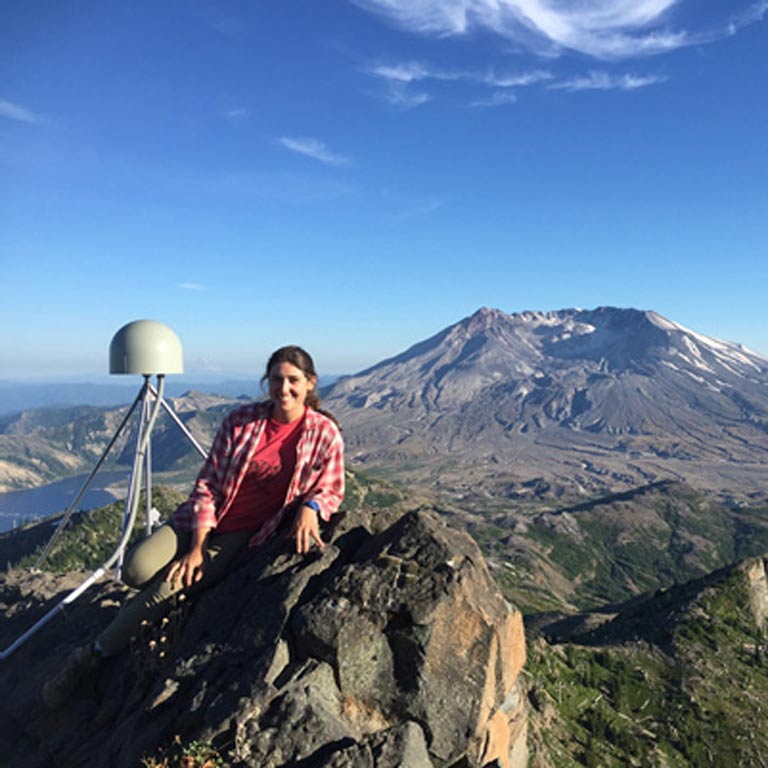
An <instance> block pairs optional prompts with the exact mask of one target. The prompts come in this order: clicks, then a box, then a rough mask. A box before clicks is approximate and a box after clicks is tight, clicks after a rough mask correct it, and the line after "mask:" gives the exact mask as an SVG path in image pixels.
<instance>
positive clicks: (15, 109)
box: [0, 99, 42, 125]
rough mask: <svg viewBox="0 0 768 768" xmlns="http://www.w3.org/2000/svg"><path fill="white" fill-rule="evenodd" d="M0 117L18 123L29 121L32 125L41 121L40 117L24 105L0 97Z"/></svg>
mask: <svg viewBox="0 0 768 768" xmlns="http://www.w3.org/2000/svg"><path fill="white" fill-rule="evenodd" d="M0 117H7V118H8V119H9V120H16V121H17V122H19V123H31V124H33V125H36V124H39V123H41V122H42V118H41V117H40V116H39V115H36V114H35V113H34V112H32V111H31V110H29V109H27V108H26V107H22V106H21V105H20V104H14V103H13V102H12V101H7V100H6V99H0Z"/></svg>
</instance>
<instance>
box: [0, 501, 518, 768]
mask: <svg viewBox="0 0 768 768" xmlns="http://www.w3.org/2000/svg"><path fill="white" fill-rule="evenodd" d="M363 517H364V516H363ZM115 590H116V588H115V587H114V586H109V585H106V586H103V587H101V592H98V591H97V592H95V593H94V595H92V596H91V597H90V599H89V601H87V602H86V601H83V603H82V604H79V605H78V604H75V606H73V608H72V611H73V613H72V615H71V619H72V620H71V621H70V622H69V623H62V624H60V625H59V626H58V628H57V634H58V638H59V639H60V640H61V643H60V647H58V648H56V649H51V635H50V634H49V635H47V636H45V631H44V632H43V633H41V635H40V636H38V637H35V638H33V639H32V640H31V641H30V642H29V643H28V644H27V646H25V647H23V648H22V649H21V650H20V651H18V652H17V654H15V655H14V656H12V657H11V659H10V660H8V661H6V662H5V665H4V666H3V667H2V668H1V669H0V678H1V679H2V685H3V690H4V691H7V692H8V695H7V696H6V697H5V701H4V702H2V703H0V714H1V717H2V723H1V724H2V732H3V733H4V734H8V735H7V736H5V737H3V738H2V743H0V749H2V750H3V753H4V754H5V756H6V759H8V760H10V763H9V764H22V763H23V764H24V765H27V766H44V765H49V764H52V761H53V760H54V758H55V764H56V765H57V767H58V768H66V766H82V765H89V766H94V767H97V766H104V768H106V767H107V766H109V768H121V767H122V766H124V767H125V768H128V767H130V768H134V766H136V765H139V764H140V760H141V759H142V757H144V758H147V757H155V758H157V756H158V755H160V754H161V753H162V751H163V750H165V752H166V754H167V753H168V750H169V749H171V748H172V745H173V744H174V743H175V744H177V745H179V744H180V745H184V744H190V743H192V742H198V743H200V742H206V743H210V744H211V745H212V746H213V747H214V748H215V749H216V750H217V751H218V752H219V754H221V755H222V756H223V757H224V758H225V760H226V764H227V765H232V766H243V767H244V766H260V767H261V768H278V766H288V765H291V766H294V765H295V766H318V768H331V767H333V768H342V767H346V766H349V767H350V768H352V767H353V766H354V767H355V768H357V766H360V767H361V768H362V767H363V766H370V768H385V767H387V768H388V767H389V766H392V768H395V766H397V767H398V768H408V767H410V768H422V767H425V768H426V767H428V766H457V767H458V766H466V767H467V768H474V767H475V766H476V767H478V768H479V767H480V766H486V765H492V766H501V767H503V768H518V766H523V765H525V763H526V759H527V754H526V733H525V714H526V713H525V701H524V697H523V696H522V694H521V690H520V688H519V685H518V675H519V672H520V670H521V668H522V666H523V663H524V660H525V641H524V636H523V625H522V617H521V615H520V613H519V612H518V611H517V610H516V609H514V608H513V607H510V606H509V605H508V604H507V603H506V602H505V601H504V600H503V598H502V597H501V595H500V593H499V591H498V589H497V587H496V585H495V583H494V582H493V580H492V578H491V577H490V575H489V572H488V569H487V567H486V565H485V563H484V560H483V558H482V555H481V553H480V551H479V549H478V548H477V546H476V545H475V543H474V542H473V541H472V539H471V538H470V537H469V536H467V535H466V534H464V533H460V532H458V531H455V530H451V529H449V528H447V527H446V526H445V525H444V524H443V523H442V522H441V520H440V519H439V518H438V517H437V516H436V515H434V514H433V513H432V512H430V511H427V510H419V511H414V512H410V513H407V514H406V515H404V516H403V517H401V518H400V519H397V520H394V521H391V520H387V519H386V518H385V517H382V514H381V513H379V516H378V518H376V517H370V518H368V519H367V520H366V519H363V520H361V519H360V518H356V519H355V520H347V521H342V522H341V524H340V525H339V526H338V529H337V530H336V532H335V535H334V537H333V540H332V543H330V544H328V545H326V547H325V549H324V551H323V552H322V553H319V552H317V553H314V554H313V555H310V556H307V557H303V558H302V557H299V556H296V555H293V554H291V553H290V552H289V548H288V546H287V544H286V543H285V541H284V540H282V541H281V540H279V539H278V540H275V541H273V542H272V543H270V544H268V545H267V546H265V547H264V548H263V549H262V550H261V551H259V552H256V553H254V554H251V555H250V556H249V557H248V558H247V559H246V560H245V561H244V562H243V563H242V565H241V566H240V567H238V568H236V569H234V570H233V572H232V573H231V574H230V575H229V576H228V578H227V579H226V580H225V581H223V582H222V583H220V584H219V585H218V586H217V587H215V588H214V589H211V590H209V591H208V592H206V593H204V594H203V595H201V596H200V598H198V599H197V600H196V601H195V604H194V605H193V607H192V609H191V610H189V611H188V614H189V615H188V617H187V618H186V620H185V621H184V622H183V624H181V625H180V626H181V628H180V629H179V630H178V632H177V637H176V639H175V640H174V641H173V642H171V639H169V638H167V637H166V638H165V642H163V639H164V638H163V637H157V636H156V637H155V638H154V639H153V640H152V641H148V640H146V639H144V640H143V641H141V642H140V643H139V648H138V650H137V652H136V653H134V654H133V655H132V656H131V657H130V658H125V659H119V660H116V661H114V662H111V663H110V664H109V665H107V666H106V667H105V668H104V670H103V671H102V672H101V673H100V674H99V675H97V676H96V677H95V678H94V679H93V680H92V681H89V682H88V683H86V684H85V685H83V686H81V688H80V689H79V690H78V692H77V694H76V697H75V698H74V700H73V702H72V705H71V706H69V707H67V708H66V709H65V710H63V711H58V712H55V713H49V712H47V711H45V710H44V709H43V708H42V706H41V705H40V704H38V703H37V699H36V690H37V687H38V685H39V678H41V677H43V676H45V675H46V674H49V673H50V672H51V671H52V669H53V668H54V667H55V664H56V660H55V659H54V658H53V656H54V655H55V657H56V658H58V657H60V655H62V654H63V653H64V652H66V650H67V648H68V647H71V646H74V645H75V644H77V643H79V642H82V641H84V640H85V639H86V638H87V637H88V636H91V634H92V633H93V632H94V631H95V628H96V624H100V623H102V622H103V621H104V620H105V618H106V617H105V614H106V613H107V612H108V611H109V610H114V607H110V606H109V605H108V606H107V607H106V608H105V607H104V603H105V602H106V603H110V604H111V603H113V602H114V601H113V600H112V598H113V595H112V594H111V593H112V592H114V591H115ZM100 606H102V607H100ZM173 626H174V621H173V620H172V621H171V623H170V624H167V625H166V626H165V627H164V628H163V629H162V630H161V634H164V635H167V634H168V630H170V629H171V628H172V627H173ZM156 634H157V633H156ZM158 644H159V645H158ZM65 646H66V647H65ZM150 646H151V647H153V648H155V650H156V649H157V648H158V647H166V648H167V650H166V651H164V652H163V654H164V655H160V654H158V653H157V652H155V653H154V654H153V653H151V652H150V650H149V648H150ZM11 734H13V739H11V738H10V735H11ZM22 755H23V760H22Z"/></svg>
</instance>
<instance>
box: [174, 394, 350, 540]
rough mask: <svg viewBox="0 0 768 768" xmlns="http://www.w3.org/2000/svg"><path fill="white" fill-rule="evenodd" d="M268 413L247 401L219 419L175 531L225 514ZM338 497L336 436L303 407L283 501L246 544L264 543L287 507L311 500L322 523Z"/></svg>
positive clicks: (212, 522)
mask: <svg viewBox="0 0 768 768" xmlns="http://www.w3.org/2000/svg"><path fill="white" fill-rule="evenodd" d="M269 413H270V406H269V403H251V404H249V405H245V406H242V407H241V408H237V409H235V410H234V411H232V412H231V413H230V414H229V415H228V416H227V417H226V418H225V419H224V421H223V422H222V424H221V427H219V431H218V432H217V433H216V437H215V438H214V440H213V446H212V447H211V451H210V453H209V454H208V458H207V459H206V460H205V464H203V468H202V469H201V470H200V474H199V475H198V476H197V480H196V482H195V487H194V488H193V490H192V493H191V494H190V495H189V499H188V500H187V501H185V502H184V503H183V504H182V505H180V506H179V508H178V509H177V510H176V512H175V513H174V516H173V524H174V525H175V526H176V527H177V528H179V529H180V530H195V529H197V528H202V527H206V528H215V527H216V524H217V522H218V521H219V520H221V518H222V517H224V515H226V514H227V510H228V509H229V508H230V506H232V502H233V501H234V498H235V496H236V495H237V492H238V490H239V489H240V485H241V484H242V482H243V479H244V477H245V475H246V472H247V470H248V465H249V464H250V461H251V457H252V456H253V454H254V453H255V451H256V448H257V447H258V445H259V442H260V441H261V438H262V436H263V434H264V429H265V427H266V424H267V420H268V418H269ZM343 498H344V444H343V442H342V439H341V433H340V432H339V429H338V427H337V426H336V425H335V424H334V423H333V421H331V419H329V418H328V417H327V416H323V414H321V413H318V412H317V411H315V410H312V409H311V408H307V410H306V415H305V417H304V428H303V431H302V434H301V437H300V438H299V443H298V445H297V446H296V467H295V468H294V471H293V476H292V477H291V482H290V483H289V485H288V492H287V494H286V497H285V503H284V504H283V506H282V507H281V508H280V510H279V511H278V513H277V514H276V515H274V516H273V517H271V518H269V520H267V521H266V522H265V523H264V524H263V525H262V526H261V528H259V529H258V530H257V531H256V533H255V534H254V535H253V538H251V540H250V542H249V544H250V546H256V545H258V544H261V543H263V542H264V541H266V540H267V538H269V536H270V535H271V534H272V533H274V531H275V530H276V529H277V527H278V526H279V525H280V522H281V521H282V519H283V517H284V515H285V513H286V512H287V511H288V510H289V509H295V508H297V507H298V506H299V505H300V504H303V503H304V502H307V501H315V502H317V504H318V505H319V507H320V517H321V518H322V519H323V520H325V521H326V522H327V521H328V520H329V519H330V517H331V515H332V514H333V513H334V512H336V510H337V509H338V508H339V505H340V504H341V502H342V500H343Z"/></svg>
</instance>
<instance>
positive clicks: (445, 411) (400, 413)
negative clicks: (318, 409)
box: [325, 307, 768, 497]
mask: <svg viewBox="0 0 768 768" xmlns="http://www.w3.org/2000/svg"><path fill="white" fill-rule="evenodd" d="M325 402H326V404H327V406H328V408H329V409H330V410H332V411H333V412H334V413H335V414H336V415H337V416H338V417H339V418H340V419H341V421H342V423H343V426H344V427H345V435H346V439H347V445H348V450H349V454H350V456H351V457H353V458H354V459H355V460H356V461H358V462H360V463H362V464H369V465H370V466H372V467H383V466H385V465H386V467H387V468H388V471H389V472H393V471H394V472H395V473H396V474H397V476H401V477H402V478H404V479H406V480H408V481H410V482H418V483H426V484H428V485H431V486H432V487H433V488H435V489H437V490H438V491H442V492H444V493H446V494H448V495H453V496H454V497H455V496H457V495H462V494H463V495H466V494H468V493H469V494H471V493H472V490H473V487H474V488H475V489H476V488H478V487H479V486H480V485H481V486H482V489H483V491H484V492H491V493H492V494H495V495H502V496H507V497H510V496H511V497H516V496H530V495H534V494H537V493H539V494H541V493H544V494H546V493H559V494H563V493H565V494H568V493H575V494H591V493H605V492H612V491H617V490H621V489H627V488H630V487H633V486H638V485H642V484H646V483H649V482H654V481H657V480H661V479H679V480H686V481H688V482H691V483H692V484H694V485H695V486H697V487H702V488H710V489H713V490H718V491H725V492H730V493H732V494H735V495H741V496H743V495H745V494H747V493H750V492H760V491H763V490H764V488H765V483H764V478H765V473H766V469H768V360H766V359H764V358H762V357H760V356H759V355H757V354H755V353H754V352H751V351H749V350H748V349H746V348H744V347H743V346H741V345H738V344H733V343H730V342H723V341H718V340H715V339H711V338H708V337H705V336H702V335H700V334H697V333H694V332H693V331H690V330H687V329H686V328H684V327H682V326H680V325H678V324H676V323H674V322H672V321H670V320H667V319H666V318H664V317H662V316H661V315H658V314H657V313H655V312H650V311H640V310H636V309H617V308H613V307H600V308H598V309H595V310H579V309H566V310H561V311H557V312H522V313H517V314H506V313H505V312H502V311H501V310H498V309H488V308H483V309H480V310H478V311H477V312H476V313H475V314H473V315H471V316H470V317H467V318H465V319H463V320H461V321H460V322H458V323H456V324H454V325H452V326H450V327H448V328H446V329H444V330H443V331H441V332H440V333H438V334H436V335H435V336H433V337H431V338H429V339H427V340H426V341H423V342H421V343H419V344H416V345H414V346H412V347H411V348H409V349H408V350H406V351H405V352H403V353H402V354H400V355H397V356H396V357H393V358H390V359H388V360H385V361H383V362H381V363H379V364H377V365H375V366H373V367H371V368H369V369H367V370H365V371H362V372H361V373H358V374H356V375H354V376H347V377H343V378H341V379H339V380H338V381H337V382H336V383H335V384H334V385H333V386H332V387H331V388H330V389H329V390H328V391H327V393H326V399H325Z"/></svg>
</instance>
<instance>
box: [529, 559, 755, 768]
mask: <svg viewBox="0 0 768 768" xmlns="http://www.w3.org/2000/svg"><path fill="white" fill-rule="evenodd" d="M663 598H664V595H661V596H660V599H663ZM749 606H750V601H749V594H748V587H747V580H746V577H745V575H744V573H743V571H742V570H740V569H738V568H737V569H733V570H732V572H731V573H730V574H729V575H727V576H725V577H724V578H723V580H722V581H720V582H719V583H717V584H715V585H713V586H708V587H704V588H703V589H702V591H701V593H700V594H699V595H698V596H697V598H696V599H695V600H694V602H693V603H692V604H691V605H688V606H685V607H683V606H679V621H678V623H677V624H676V625H673V626H671V627H669V631H670V634H669V637H670V638H671V642H670V644H669V647H665V648H664V649H661V648H660V647H658V646H656V645H653V644H651V643H648V642H644V641H628V640H624V641H622V642H614V643H612V644H609V645H602V646H592V645H578V644H575V643H565V644H558V645H550V644H548V643H547V642H546V641H545V640H544V639H543V638H541V637H530V638H529V643H528V652H529V657H528V663H527V666H526V674H527V676H528V679H529V682H530V699H531V702H532V704H533V717H532V718H531V726H532V733H533V736H532V739H531V744H532V748H533V759H532V763H531V764H532V766H535V765H537V759H538V758H541V759H548V760H549V761H550V764H552V765H554V766H563V767H565V766H584V765H586V766H600V767H601V768H613V766H616V768H619V766H622V767H623V766H638V767H640V768H643V767H644V766H660V767H661V766H669V767H670V768H676V767H677V766H681V767H682V766H690V767H691V768H699V766H701V767H703V766H725V765H729V766H730V765H734V766H735V765H738V766H740V767H742V768H746V767H749V766H763V765H765V764H766V762H765V761H766V760H768V731H766V729H765V715H766V712H765V709H766V707H768V705H766V703H765V702H766V701H768V664H766V638H765V633H764V632H763V631H762V630H761V629H759V628H758V627H757V625H756V624H755V621H754V618H753V617H752V615H751V611H750V608H749Z"/></svg>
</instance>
